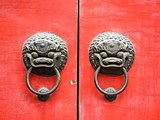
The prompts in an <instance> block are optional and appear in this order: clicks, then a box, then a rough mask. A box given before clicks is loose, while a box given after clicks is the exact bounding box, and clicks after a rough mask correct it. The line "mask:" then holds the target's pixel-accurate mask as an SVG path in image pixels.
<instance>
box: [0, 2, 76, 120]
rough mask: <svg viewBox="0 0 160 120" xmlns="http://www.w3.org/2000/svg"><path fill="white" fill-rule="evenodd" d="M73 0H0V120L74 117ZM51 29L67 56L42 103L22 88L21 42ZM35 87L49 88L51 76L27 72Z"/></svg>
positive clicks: (74, 57)
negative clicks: (46, 98) (57, 83)
mask: <svg viewBox="0 0 160 120" xmlns="http://www.w3.org/2000/svg"><path fill="white" fill-rule="evenodd" d="M76 26H77V1H76V0H67V1H66V0H56V1H53V0H1V1H0V51H1V57H0V120H76V117H77V116H76V109H77V108H76V107H77V106H76V89H77V88H76V85H75V84H74V85H71V84H70V81H71V80H76V77H77V75H76V73H77V72H76V38H77V28H76ZM43 31H47V32H53V33H55V34H57V35H58V36H60V37H62V38H63V39H64V40H65V41H66V43H67V46H68V50H69V58H68V61H67V64H66V66H65V68H64V70H63V71H62V72H61V83H60V86H59V88H58V89H57V90H56V91H55V92H54V93H53V94H52V95H51V97H50V99H49V100H48V101H46V102H41V101H39V100H38V99H37V98H36V96H35V95H34V94H32V93H31V92H30V91H29V90H28V89H27V87H26V84H25V74H26V68H25V66H24V64H23V61H22V55H21V52H22V46H23V43H24V41H25V40H26V39H27V38H28V37H29V36H30V35H32V34H35V33H36V32H43ZM31 82H32V85H33V87H34V88H35V89H39V88H40V87H42V86H46V87H48V88H51V87H52V86H53V85H54V83H55V77H50V78H48V77H47V78H45V77H40V76H35V75H31Z"/></svg>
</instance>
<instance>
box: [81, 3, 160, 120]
mask: <svg viewBox="0 0 160 120" xmlns="http://www.w3.org/2000/svg"><path fill="white" fill-rule="evenodd" d="M80 15H81V16H80V81H79V84H80V96H79V97H80V112H79V113H80V119H81V120H105V119H108V120H121V119H123V120H159V119H160V115H159V114H160V108H159V107H160V103H159V101H160V97H159V96H160V89H159V88H160V87H159V86H160V72H159V69H160V64H159V60H160V57H159V55H160V47H159V45H160V40H159V37H160V25H159V21H160V1H159V0H150V1H148V0H110V1H109V0H93V1H92V0H90V1H89V0H81V9H80ZM110 31H112V32H118V33H121V34H123V35H125V36H127V37H128V38H129V39H130V40H131V42H132V43H133V45H134V48H135V60H134V63H133V65H132V67H131V69H130V70H129V72H128V73H129V83H128V86H127V88H126V89H125V90H124V91H123V92H122V93H121V94H119V95H118V96H117V99H116V100H114V101H113V102H108V101H107V100H106V99H105V98H104V95H103V94H101V93H100V92H99V91H98V90H97V88H96V87H95V85H94V72H95V70H94V69H93V68H92V66H91V64H90V62H89V57H88V52H87V51H88V50H89V46H90V43H91V41H92V40H93V39H94V38H95V37H96V36H97V35H98V34H101V33H103V32H110ZM98 79H99V84H100V86H101V88H102V89H104V90H105V89H106V88H108V87H113V88H115V89H116V90H118V89H120V88H121V87H122V86H123V83H124V77H123V76H119V77H110V76H106V75H102V74H99V77H98Z"/></svg>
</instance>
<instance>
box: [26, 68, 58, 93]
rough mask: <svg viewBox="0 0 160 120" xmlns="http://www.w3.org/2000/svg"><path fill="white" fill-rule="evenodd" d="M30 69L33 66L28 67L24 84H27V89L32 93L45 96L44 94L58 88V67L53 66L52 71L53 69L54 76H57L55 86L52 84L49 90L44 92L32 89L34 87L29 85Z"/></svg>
mask: <svg viewBox="0 0 160 120" xmlns="http://www.w3.org/2000/svg"><path fill="white" fill-rule="evenodd" d="M32 69H33V67H30V68H29V69H28V71H27V75H26V84H27V87H28V89H29V90H30V91H31V92H32V93H34V94H36V95H41V96H45V95H49V94H51V93H53V92H54V91H55V90H56V89H57V88H58V86H59V83H60V73H59V71H58V69H57V68H55V67H54V71H55V74H56V76H57V81H56V84H55V86H54V87H53V88H52V89H51V90H49V91H48V92H44V93H42V92H38V91H36V90H34V89H33V88H32V86H31V84H30V80H29V76H30V73H31V71H32Z"/></svg>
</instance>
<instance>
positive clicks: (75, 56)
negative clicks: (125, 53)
mask: <svg viewBox="0 0 160 120" xmlns="http://www.w3.org/2000/svg"><path fill="white" fill-rule="evenodd" d="M159 21H160V1H159V0H152V1H147V0H132V1H131V0H123V1H121V0H120V1H118V0H110V1H108V0H90V1H89V0H67V1H65V0H57V1H53V0H45V1H44V0H1V1H0V48H1V58H0V120H29V119H32V120H76V119H79V120H105V119H110V120H120V119H123V120H159V119H160V115H159V114H160V108H159V106H160V103H159V101H160V97H159V95H160V87H159V86H160V72H159V68H160V64H159V60H160V57H159V55H160V46H159V44H160V40H159V37H160V26H159ZM39 32H51V33H54V34H56V35H57V36H60V37H61V38H62V39H63V40H64V41H65V44H66V46H67V48H68V59H67V62H66V65H65V67H64V69H63V70H62V71H61V72H60V77H61V79H60V84H59V86H58V88H57V89H56V90H55V91H54V92H53V93H52V94H51V95H50V97H49V99H48V100H47V101H45V102H42V101H40V100H39V99H37V97H36V95H35V94H32V93H31V92H30V91H29V90H28V88H27V86H26V81H25V79H26V72H27V69H26V67H25V65H24V64H23V58H22V47H23V44H24V43H25V40H26V39H27V38H28V37H30V36H31V35H33V34H35V33H39ZM104 32H117V33H121V34H123V35H125V36H126V37H127V38H129V39H130V41H131V42H132V43H133V46H134V50H135V59H134V63H133V65H132V67H131V69H130V70H129V71H128V74H129V75H128V79H129V82H128V85H127V87H126V89H125V90H124V91H123V92H122V93H121V94H119V95H118V96H117V98H116V99H115V100H113V101H112V102H111V101H108V100H106V99H105V98H104V95H103V94H102V93H101V92H99V91H98V89H97V88H96V86H95V84H94V74H95V70H94V69H93V67H92V65H91V63H90V59H89V49H90V44H91V42H92V40H93V39H95V37H96V36H97V35H99V34H101V33H104ZM55 79H56V76H50V77H44V76H39V75H36V74H31V76H30V84H31V85H32V87H33V88H34V89H35V90H37V91H38V89H39V88H41V87H43V86H45V87H46V88H48V89H52V87H53V86H54V85H55V84H56V81H55ZM98 79H99V80H98V82H99V85H100V86H101V88H102V89H104V90H105V89H106V88H109V87H113V88H115V89H116V90H118V89H120V88H121V87H122V86H123V84H124V79H125V78H124V77H123V76H116V77H111V76H109V75H107V76H106V75H104V74H99V75H98Z"/></svg>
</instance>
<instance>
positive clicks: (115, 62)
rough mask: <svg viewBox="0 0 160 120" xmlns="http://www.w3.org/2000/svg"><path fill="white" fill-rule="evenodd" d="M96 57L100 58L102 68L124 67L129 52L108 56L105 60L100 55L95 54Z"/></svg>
mask: <svg viewBox="0 0 160 120" xmlns="http://www.w3.org/2000/svg"><path fill="white" fill-rule="evenodd" d="M94 56H95V57H96V58H98V60H99V63H100V65H101V66H102V67H104V68H107V67H123V66H124V64H125V61H126V58H127V57H128V56H129V53H128V52H118V53H117V54H116V55H114V56H113V55H111V56H106V57H105V58H103V57H102V56H101V55H100V54H99V53H94Z"/></svg>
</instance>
